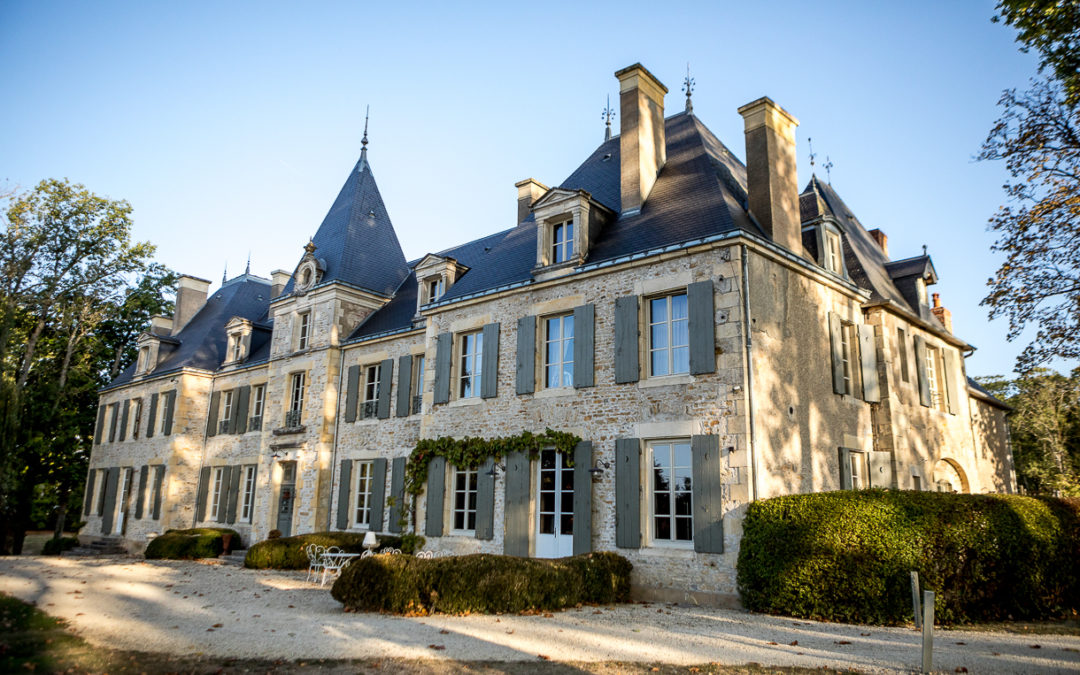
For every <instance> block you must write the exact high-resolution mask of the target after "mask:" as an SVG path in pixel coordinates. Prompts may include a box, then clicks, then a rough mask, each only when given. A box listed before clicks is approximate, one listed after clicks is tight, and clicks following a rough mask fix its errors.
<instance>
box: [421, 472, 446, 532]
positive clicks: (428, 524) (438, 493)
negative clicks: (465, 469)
mask: <svg viewBox="0 0 1080 675" xmlns="http://www.w3.org/2000/svg"><path fill="white" fill-rule="evenodd" d="M445 493H446V458H445V457H436V458H435V459H433V460H431V463H430V464H428V479H427V505H426V508H425V516H424V534H425V535H427V536H429V537H441V536H442V535H443V497H444V495H445Z"/></svg>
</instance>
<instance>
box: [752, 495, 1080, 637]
mask: <svg viewBox="0 0 1080 675" xmlns="http://www.w3.org/2000/svg"><path fill="white" fill-rule="evenodd" d="M1077 560H1080V499H1052V498H1033V497H1021V496H1018V495H961V494H947V493H932V492H908V491H895V490H888V491H886V490H859V491H845V492H827V493H820V494H806V495H791V496H786V497H777V498H775V499H766V500H763V501H759V502H754V503H752V504H750V506H749V508H748V509H747V512H746V519H745V521H744V522H743V537H742V543H741V547H740V551H739V563H738V585H739V593H740V595H741V597H742V602H743V604H744V605H745V606H746V608H747V609H750V610H753V611H760V612H769V613H774V614H786V615H790V616H797V617H805V618H812V619H826V620H834V621H846V622H855V623H872V624H898V623H905V622H908V621H911V620H912V616H913V615H912V607H911V581H910V572H911V571H912V570H914V571H916V572H918V573H919V580H920V583H921V585H922V589H923V590H932V591H934V592H935V595H936V598H935V617H936V619H937V620H939V621H941V622H942V623H965V622H970V621H984V620H999V619H1043V618H1053V617H1060V616H1062V615H1064V614H1066V613H1069V612H1073V611H1075V610H1077V609H1080V565H1078V564H1077V562H1076V561H1077Z"/></svg>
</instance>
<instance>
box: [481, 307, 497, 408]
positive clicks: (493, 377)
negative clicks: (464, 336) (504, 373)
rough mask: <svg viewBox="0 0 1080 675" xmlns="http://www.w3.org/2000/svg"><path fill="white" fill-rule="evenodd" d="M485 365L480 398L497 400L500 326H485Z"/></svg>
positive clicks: (483, 356)
mask: <svg viewBox="0 0 1080 675" xmlns="http://www.w3.org/2000/svg"><path fill="white" fill-rule="evenodd" d="M483 350H484V353H483V355H482V356H481V358H482V359H483V363H484V368H483V372H482V373H480V398H495V396H496V395H498V393H499V324H497V323H489V324H488V325H486V326H484V347H483Z"/></svg>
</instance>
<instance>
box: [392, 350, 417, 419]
mask: <svg viewBox="0 0 1080 675" xmlns="http://www.w3.org/2000/svg"><path fill="white" fill-rule="evenodd" d="M397 370H398V373H397V412H396V413H395V414H396V415H397V416H398V417H408V416H409V404H410V403H411V402H412V354H406V355H405V356H399V357H398V368H397ZM420 393H423V392H420Z"/></svg>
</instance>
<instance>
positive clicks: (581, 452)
mask: <svg viewBox="0 0 1080 675" xmlns="http://www.w3.org/2000/svg"><path fill="white" fill-rule="evenodd" d="M590 307H591V305H590ZM574 334H575V336H576V335H578V333H577V320H576V319H575V320H574ZM575 365H576V364H575ZM590 468H592V441H581V442H580V443H578V444H577V447H575V448H574V555H581V554H582V553H588V552H589V551H591V550H592V473H590V472H589V469H590Z"/></svg>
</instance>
